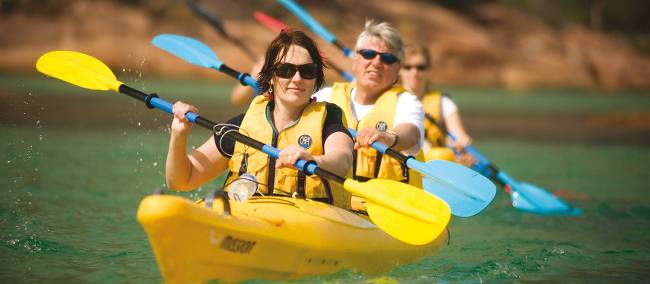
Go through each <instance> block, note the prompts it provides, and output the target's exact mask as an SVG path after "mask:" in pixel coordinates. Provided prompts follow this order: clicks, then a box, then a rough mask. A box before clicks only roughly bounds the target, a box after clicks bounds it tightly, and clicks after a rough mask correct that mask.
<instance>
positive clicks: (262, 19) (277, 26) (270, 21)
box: [253, 11, 354, 82]
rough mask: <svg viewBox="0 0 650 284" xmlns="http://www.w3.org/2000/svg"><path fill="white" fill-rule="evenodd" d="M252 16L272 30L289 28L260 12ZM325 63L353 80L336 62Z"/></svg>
mask: <svg viewBox="0 0 650 284" xmlns="http://www.w3.org/2000/svg"><path fill="white" fill-rule="evenodd" d="M253 16H254V17H255V19H256V20H257V21H258V22H259V23H260V24H262V25H263V26H265V27H267V28H268V29H269V30H271V31H273V32H276V33H279V32H281V31H282V30H284V29H287V28H289V27H288V26H287V25H286V24H285V23H283V22H281V21H280V20H278V19H276V18H273V17H271V16H269V15H267V14H264V13H262V12H258V11H256V12H255V14H254V15H253ZM327 65H328V66H330V67H332V69H334V71H336V72H338V73H339V74H340V75H341V77H343V79H345V80H347V81H348V82H352V81H354V76H352V74H350V73H348V72H347V71H345V70H343V69H341V68H340V67H338V66H336V64H334V63H332V62H329V63H328V64H327Z"/></svg>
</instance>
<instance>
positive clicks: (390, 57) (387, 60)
mask: <svg viewBox="0 0 650 284" xmlns="http://www.w3.org/2000/svg"><path fill="white" fill-rule="evenodd" d="M357 53H359V54H360V55H361V57H363V58H365V59H366V60H372V59H373V58H375V56H377V55H379V61H381V62H383V63H384V64H387V65H391V64H393V63H395V62H397V61H399V59H398V58H397V56H395V54H392V53H390V52H378V51H376V50H372V49H360V50H358V51H357Z"/></svg>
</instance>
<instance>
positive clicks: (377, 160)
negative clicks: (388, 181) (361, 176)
mask: <svg viewBox="0 0 650 284" xmlns="http://www.w3.org/2000/svg"><path fill="white" fill-rule="evenodd" d="M383 158H384V155H383V154H382V153H379V152H377V156H376V158H375V172H374V174H373V177H374V178H377V177H378V176H379V169H380V168H381V160H382V159H383Z"/></svg>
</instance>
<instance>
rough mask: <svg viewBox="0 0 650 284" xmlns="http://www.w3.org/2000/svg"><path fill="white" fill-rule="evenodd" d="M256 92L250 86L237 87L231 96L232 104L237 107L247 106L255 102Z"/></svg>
mask: <svg viewBox="0 0 650 284" xmlns="http://www.w3.org/2000/svg"><path fill="white" fill-rule="evenodd" d="M253 96H255V92H254V91H253V88H251V87H248V86H242V85H237V86H235V87H234V88H233V89H232V93H231V94H230V103H232V104H233V105H236V106H247V105H249V104H250V103H251V101H252V100H253Z"/></svg>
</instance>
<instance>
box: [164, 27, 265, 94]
mask: <svg viewBox="0 0 650 284" xmlns="http://www.w3.org/2000/svg"><path fill="white" fill-rule="evenodd" d="M151 43H152V44H153V45H155V46H157V47H159V48H161V49H162V50H165V51H167V52H169V53H171V54H172V55H174V56H176V57H178V58H180V59H183V60H185V61H187V62H189V63H192V64H194V65H199V66H201V67H205V68H212V69H214V70H217V71H221V72H224V73H226V74H228V75H230V76H233V77H235V78H237V80H239V82H240V83H241V84H242V85H247V86H250V87H252V88H253V89H254V90H255V93H256V94H259V89H258V88H257V81H256V80H255V79H254V78H253V77H251V75H250V74H248V73H240V72H237V71H235V70H233V69H232V68H230V67H229V66H227V65H226V64H223V63H222V62H221V60H219V58H217V55H216V54H214V52H212V49H210V48H209V47H208V46H207V45H205V44H204V43H202V42H200V41H198V40H195V39H193V38H190V37H186V36H180V35H173V34H161V35H157V36H156V37H154V38H153V40H151Z"/></svg>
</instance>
